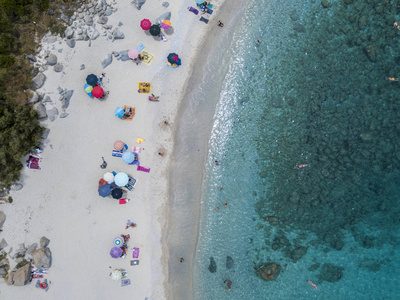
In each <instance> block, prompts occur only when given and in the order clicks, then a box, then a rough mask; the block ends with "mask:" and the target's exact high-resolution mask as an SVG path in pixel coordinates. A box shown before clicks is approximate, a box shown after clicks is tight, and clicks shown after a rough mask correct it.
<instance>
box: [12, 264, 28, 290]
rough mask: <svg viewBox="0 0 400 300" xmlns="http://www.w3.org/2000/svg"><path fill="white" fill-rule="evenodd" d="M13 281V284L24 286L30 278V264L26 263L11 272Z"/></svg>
mask: <svg viewBox="0 0 400 300" xmlns="http://www.w3.org/2000/svg"><path fill="white" fill-rule="evenodd" d="M13 273H14V275H13V282H14V285H15V286H24V285H25V284H27V283H28V282H29V280H30V278H31V264H30V263H27V264H26V265H25V266H23V267H21V268H19V269H18V270H16V271H14V272H13Z"/></svg>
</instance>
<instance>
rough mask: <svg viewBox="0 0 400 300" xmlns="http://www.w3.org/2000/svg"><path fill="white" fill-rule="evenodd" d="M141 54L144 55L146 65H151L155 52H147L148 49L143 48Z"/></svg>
mask: <svg viewBox="0 0 400 300" xmlns="http://www.w3.org/2000/svg"><path fill="white" fill-rule="evenodd" d="M140 55H142V57H143V60H142V62H143V63H145V64H146V65H150V64H151V62H152V61H153V58H154V54H151V53H149V52H147V51H146V50H143V51H142V52H141V53H140Z"/></svg>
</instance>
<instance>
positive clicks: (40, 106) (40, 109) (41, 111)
mask: <svg viewBox="0 0 400 300" xmlns="http://www.w3.org/2000/svg"><path fill="white" fill-rule="evenodd" d="M33 109H34V110H36V112H37V113H38V115H39V120H43V119H46V118H47V113H46V107H45V106H44V105H43V103H40V102H39V103H36V104H35V105H34V106H33Z"/></svg>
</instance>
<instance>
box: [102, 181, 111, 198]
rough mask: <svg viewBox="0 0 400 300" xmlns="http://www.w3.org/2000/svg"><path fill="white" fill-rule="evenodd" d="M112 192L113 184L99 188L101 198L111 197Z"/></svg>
mask: <svg viewBox="0 0 400 300" xmlns="http://www.w3.org/2000/svg"><path fill="white" fill-rule="evenodd" d="M111 190H112V188H111V184H104V185H102V186H100V187H99V196H101V197H103V198H104V197H107V196H110V194H111Z"/></svg>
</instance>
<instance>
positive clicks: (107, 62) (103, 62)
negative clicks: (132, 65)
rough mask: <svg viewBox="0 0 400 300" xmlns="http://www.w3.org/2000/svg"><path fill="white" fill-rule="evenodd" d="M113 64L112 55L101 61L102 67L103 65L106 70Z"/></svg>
mask: <svg viewBox="0 0 400 300" xmlns="http://www.w3.org/2000/svg"><path fill="white" fill-rule="evenodd" d="M111 63H112V54H111V53H110V54H108V57H107V58H106V59H105V60H103V61H101V65H102V67H103V69H104V68H106V67H107V66H108V65H110V64H111Z"/></svg>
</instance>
